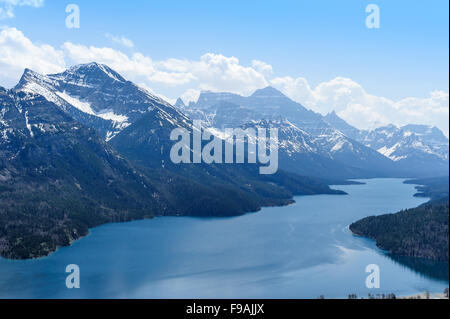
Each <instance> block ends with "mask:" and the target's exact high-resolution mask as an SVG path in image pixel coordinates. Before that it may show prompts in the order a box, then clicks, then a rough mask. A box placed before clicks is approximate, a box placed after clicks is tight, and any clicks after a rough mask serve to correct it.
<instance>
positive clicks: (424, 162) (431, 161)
mask: <svg viewBox="0 0 450 319" xmlns="http://www.w3.org/2000/svg"><path fill="white" fill-rule="evenodd" d="M325 119H326V120H327V121H328V122H329V123H330V124H332V125H333V126H335V127H336V128H337V129H339V130H340V131H341V132H342V133H344V134H345V135H347V136H349V137H351V138H353V139H355V140H357V141H359V142H361V143H362V144H364V145H366V146H367V147H370V148H372V149H374V150H376V151H378V152H379V153H380V154H383V155H384V156H386V157H388V158H390V159H391V160H392V161H394V162H395V164H396V165H397V167H398V168H399V169H402V170H405V171H407V172H410V174H414V175H415V176H439V175H448V167H449V155H448V154H449V141H448V138H447V137H445V135H444V134H443V133H442V131H440V130H439V129H438V128H436V127H431V126H426V125H405V126H402V127H397V126H395V125H388V126H384V127H379V128H377V129H375V130H372V131H369V130H358V129H357V128H355V127H353V126H351V125H349V124H348V123H346V122H345V121H344V120H342V119H341V118H339V117H338V116H337V114H336V113H330V114H328V115H327V116H325Z"/></svg>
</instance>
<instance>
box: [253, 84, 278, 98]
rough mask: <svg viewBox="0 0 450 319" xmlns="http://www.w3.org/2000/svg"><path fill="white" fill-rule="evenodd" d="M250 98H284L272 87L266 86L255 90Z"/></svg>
mask: <svg viewBox="0 0 450 319" xmlns="http://www.w3.org/2000/svg"><path fill="white" fill-rule="evenodd" d="M251 96H252V97H286V95H284V94H283V93H281V91H279V90H277V89H275V88H274V87H272V86H267V87H265V88H263V89H259V90H256V91H255V92H254V93H253V94H252V95H251Z"/></svg>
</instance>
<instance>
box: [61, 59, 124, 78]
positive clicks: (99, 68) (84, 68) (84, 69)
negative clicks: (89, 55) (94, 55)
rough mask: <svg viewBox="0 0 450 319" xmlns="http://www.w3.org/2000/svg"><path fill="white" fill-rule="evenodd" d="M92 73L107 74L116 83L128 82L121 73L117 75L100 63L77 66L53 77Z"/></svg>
mask: <svg viewBox="0 0 450 319" xmlns="http://www.w3.org/2000/svg"><path fill="white" fill-rule="evenodd" d="M92 72H94V73H95V72H101V73H103V74H105V75H106V76H107V77H109V78H112V79H113V80H115V81H118V82H126V80H125V79H124V78H123V77H122V76H121V75H120V74H119V73H117V72H116V71H114V70H113V69H111V68H110V67H109V66H107V65H106V64H101V63H98V62H89V63H84V64H77V65H74V66H72V67H70V68H69V69H67V70H66V71H65V72H63V73H59V74H53V75H52V76H63V75H69V74H75V75H84V74H87V73H92Z"/></svg>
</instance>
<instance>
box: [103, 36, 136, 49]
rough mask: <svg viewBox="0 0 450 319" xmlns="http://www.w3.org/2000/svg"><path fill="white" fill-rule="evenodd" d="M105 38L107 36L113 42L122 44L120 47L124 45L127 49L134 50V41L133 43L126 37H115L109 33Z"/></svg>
mask: <svg viewBox="0 0 450 319" xmlns="http://www.w3.org/2000/svg"><path fill="white" fill-rule="evenodd" d="M105 36H106V38H108V39H109V40H111V41H112V42H114V43H117V44H120V45H123V46H124V47H127V48H133V47H134V43H133V41H131V40H130V39H128V38H125V37H124V36H114V35H112V34H109V33H107V34H105Z"/></svg>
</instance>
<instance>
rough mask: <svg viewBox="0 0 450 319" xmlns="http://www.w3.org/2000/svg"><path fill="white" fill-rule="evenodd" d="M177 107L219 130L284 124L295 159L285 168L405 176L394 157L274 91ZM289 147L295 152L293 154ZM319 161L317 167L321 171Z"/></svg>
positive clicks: (203, 98) (207, 96) (205, 96)
mask: <svg viewBox="0 0 450 319" xmlns="http://www.w3.org/2000/svg"><path fill="white" fill-rule="evenodd" d="M177 105H178V107H180V108H181V110H182V111H183V112H184V113H186V114H187V115H188V116H189V117H191V118H193V119H199V120H202V121H204V122H205V123H206V125H209V126H212V127H216V128H225V127H231V128H235V127H241V126H248V125H254V124H255V122H256V123H257V122H259V121H263V122H264V121H266V123H267V121H269V122H271V125H274V127H276V126H277V125H282V126H281V128H283V130H284V135H283V140H284V141H285V142H286V143H285V147H283V149H284V150H285V151H286V152H288V153H289V154H286V156H287V157H289V158H291V159H292V160H290V161H289V160H285V161H283V162H284V163H283V165H282V166H281V167H282V168H284V169H288V170H289V171H293V172H299V171H300V172H302V173H303V171H304V172H310V174H314V175H315V176H332V177H340V178H342V177H346V178H357V177H383V176H384V177H387V176H401V175H402V174H403V172H401V171H399V170H398V169H396V168H395V165H394V163H393V161H391V160H390V159H388V158H386V157H385V156H383V155H382V154H380V153H378V152H376V151H375V150H373V149H371V148H369V147H367V146H365V145H362V144H361V143H359V142H358V141H356V140H354V139H352V138H349V137H348V136H346V135H345V134H344V133H342V132H341V131H340V130H338V129H336V128H335V127H334V126H333V125H331V124H330V123H329V122H328V121H326V120H325V119H324V117H323V116H322V115H320V114H318V113H315V112H313V111H311V110H308V109H306V108H305V107H303V106H302V105H301V104H299V103H296V102H294V101H292V100H291V99H289V98H288V97H286V96H285V95H284V94H282V93H281V92H279V91H278V90H276V89H274V88H272V87H267V88H265V89H261V90H257V91H256V92H255V93H254V94H252V95H251V96H249V97H243V96H240V95H236V94H231V93H213V92H203V93H201V94H200V97H199V99H198V101H197V102H191V103H189V105H188V106H186V105H184V103H181V102H179V103H178V104H177ZM291 134H293V135H292V136H290V135H291ZM299 135H301V136H302V138H301V141H300V140H298V136H299ZM294 144H295V145H294ZM289 147H291V149H289V150H288V148H289ZM286 156H285V158H287V157H286ZM314 163H316V164H317V165H316V166H315V167H313V166H314Z"/></svg>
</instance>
